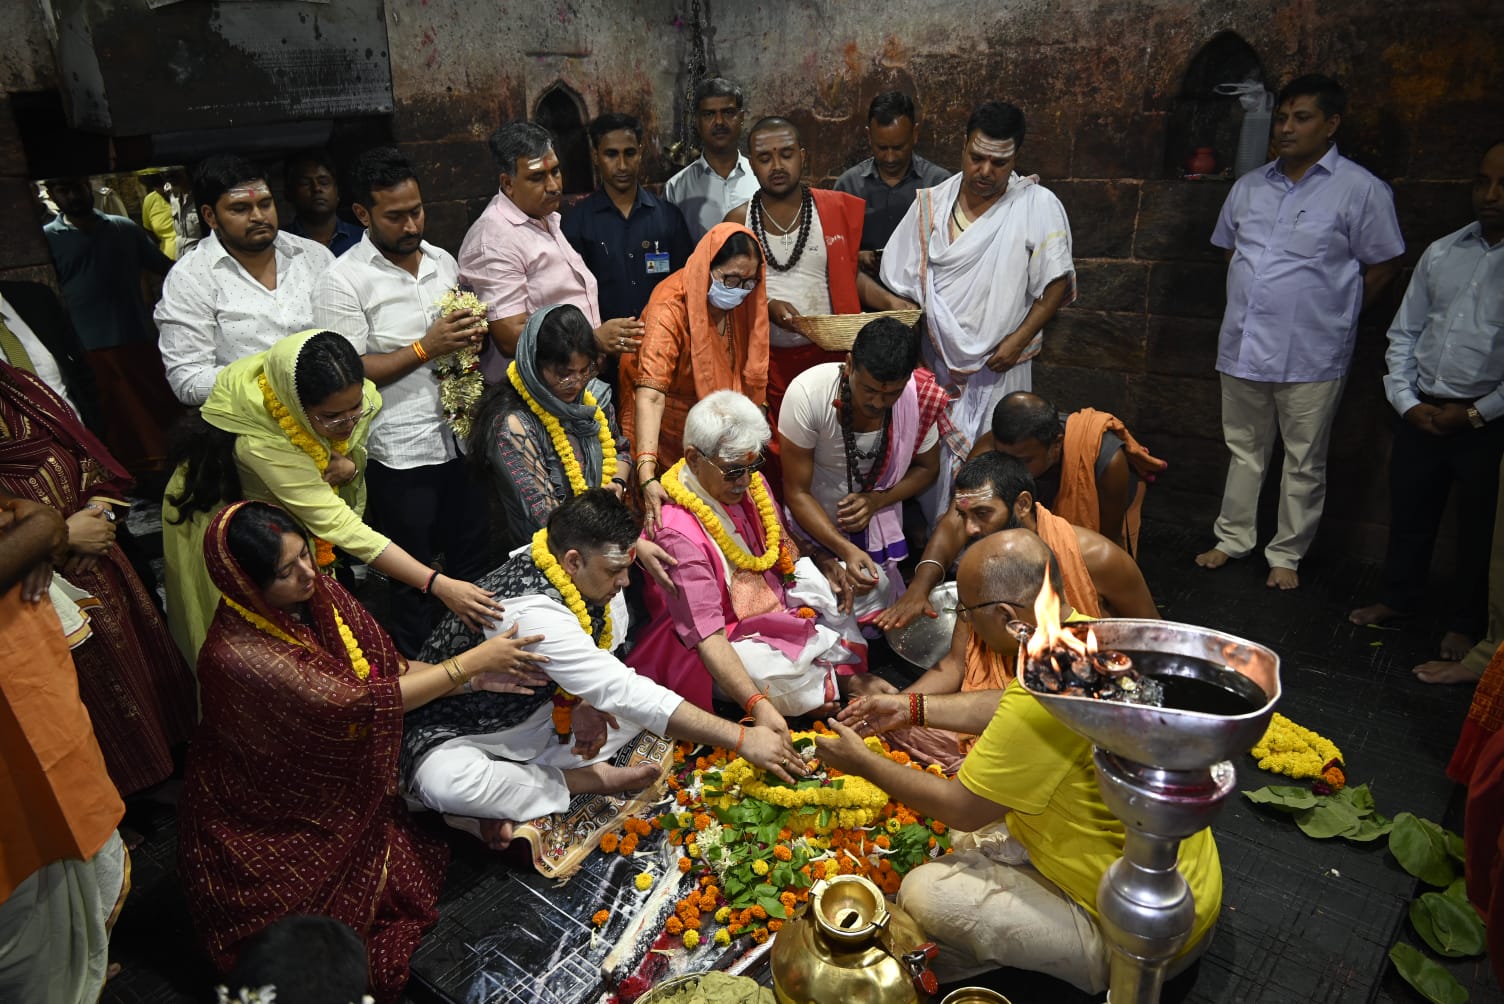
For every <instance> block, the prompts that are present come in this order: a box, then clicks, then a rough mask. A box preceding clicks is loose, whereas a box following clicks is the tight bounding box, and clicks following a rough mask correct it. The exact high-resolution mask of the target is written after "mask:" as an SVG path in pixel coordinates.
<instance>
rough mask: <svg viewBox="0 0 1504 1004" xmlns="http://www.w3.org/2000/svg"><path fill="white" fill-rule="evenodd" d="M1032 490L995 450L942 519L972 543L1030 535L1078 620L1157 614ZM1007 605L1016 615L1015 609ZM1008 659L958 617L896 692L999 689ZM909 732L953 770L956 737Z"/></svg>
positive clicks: (1017, 467)
mask: <svg viewBox="0 0 1504 1004" xmlns="http://www.w3.org/2000/svg"><path fill="white" fill-rule="evenodd" d="M1034 491H1035V488H1034V479H1033V478H1031V477H1030V476H1029V471H1028V469H1027V468H1026V467H1025V466H1024V465H1023V462H1022V461H1019V460H1015V459H1014V458H1013V457H1009V456H1007V455H1005V454H1002V453H998V452H996V451H993V452H989V453H984V454H982V455H981V456H979V457H974V458H972V459H971V460H968V461H967V462H966V463H965V465H963V466H962V468H961V470H960V471H959V472H957V474H956V484H955V489H954V491H953V493H952V506H951V512H950V513H949V514H948V515H947V518H953V519H956V520H957V521H958V522H959V523H960V525H961V527H962V528H963V530H964V532H965V534H966V537H967V539H968V540H970V541H972V542H976V541H978V540H981V539H982V538H983V537H988V536H991V535H992V534H995V533H997V532H999V531H1001V530H1011V529H1016V528H1019V527H1022V528H1023V529H1026V530H1031V531H1033V532H1034V533H1037V534H1038V535H1039V537H1040V538H1041V539H1042V540H1043V541H1044V542H1045V544H1046V545H1047V546H1048V547H1049V549H1050V551H1051V552H1053V554H1054V556H1055V559H1056V562H1057V563H1058V567H1059V571H1060V580H1061V582H1060V587H1059V588H1060V590H1061V592H1062V594H1063V596H1064V599H1065V602H1066V603H1067V604H1068V605H1069V606H1070V607H1071V608H1072V609H1074V610H1075V611H1076V612H1077V613H1079V614H1081V615H1083V616H1086V617H1153V618H1157V617H1159V611H1158V609H1157V608H1156V607H1155V606H1154V598H1153V597H1152V596H1150V594H1149V586H1148V584H1147V583H1146V582H1145V581H1144V576H1143V573H1142V572H1140V571H1139V568H1138V565H1137V564H1136V563H1135V562H1134V560H1133V559H1132V558H1131V557H1130V556H1129V555H1128V552H1126V551H1124V550H1123V549H1122V548H1121V547H1118V546H1117V545H1116V544H1114V543H1113V542H1112V541H1110V540H1108V539H1107V538H1106V537H1104V536H1102V535H1101V534H1100V533H1097V532H1096V531H1094V530H1087V529H1086V528H1084V527H1079V526H1075V525H1073V524H1071V523H1068V522H1067V521H1065V520H1063V519H1061V518H1060V517H1059V516H1056V515H1055V514H1054V513H1052V512H1050V511H1049V510H1048V509H1046V508H1045V507H1044V506H1042V505H1040V504H1038V503H1037V502H1035V501H1034ZM926 560H933V559H926ZM1052 575H1053V572H1052ZM1025 599H1027V598H1025ZM1011 605H1012V606H1013V607H1014V609H1015V612H1017V611H1018V609H1019V606H1020V604H1011ZM1011 656H1012V654H1011V652H1005V653H1003V654H1002V655H999V654H998V653H997V652H996V651H994V650H992V649H989V648H988V647H987V646H986V645H985V644H983V643H982V640H981V639H980V638H979V637H978V636H976V635H975V634H974V632H973V631H972V630H971V628H970V626H969V624H968V623H967V622H966V621H964V620H961V619H960V618H959V617H958V618H957V624H956V628H955V632H954V634H953V635H952V640H951V649H950V651H949V652H948V653H946V655H945V656H944V657H943V658H942V659H941V660H940V661H939V662H938V663H936V664H935V666H934V667H933V668H931V669H930V670H929V671H927V672H926V673H925V674H924V675H922V676H921V677H920V678H919V679H918V680H915V681H914V682H913V683H912V684H910V685H909V686H908V687H906V688H905V689H904V691H903V693H904V694H914V695H924V694H948V693H955V692H956V691H964V692H970V691H976V690H998V689H1001V688H1002V687H1005V686H1007V684H1008V682H1009V681H1010V680H1011V679H1012V678H1013V668H1012V661H1011ZM891 699H892V698H891V697H888V698H884V700H888V701H891ZM851 707H852V708H855V709H856V710H855V711H852V710H851V708H848V709H847V712H844V713H843V718H844V720H847V721H849V722H851V723H856V722H860V721H861V719H862V717H863V715H864V714H865V712H866V710H868V709H866V708H865V706H863V705H860V704H858V703H857V702H853V704H852V706H851ZM913 710H914V712H915V714H914V718H915V719H916V720H915V721H914V722H913V724H915V725H920V724H922V719H923V714H922V712H921V711H920V703H919V702H918V701H916V702H915V703H914V705H913ZM911 731H913V732H917V733H921V734H917V735H912V736H904V737H900V738H901V740H902V744H903V745H906V746H907V747H908V748H909V749H910V750H911V752H913V753H914V754H915V755H918V756H921V757H924V758H925V759H926V760H930V761H933V762H936V763H939V764H941V765H942V766H944V767H947V768H955V767H959V766H960V761H961V758H962V757H963V756H964V755H965V750H966V748H967V747H968V743H967V742H964V741H963V742H961V743H960V744H959V745H958V744H957V742H956V740H957V739H958V737H956V736H954V735H951V734H949V733H945V734H941V735H938V736H937V735H935V734H933V730H928V731H927V732H921V730H911ZM889 738H890V739H892V738H894V737H891V736H890V737H889Z"/></svg>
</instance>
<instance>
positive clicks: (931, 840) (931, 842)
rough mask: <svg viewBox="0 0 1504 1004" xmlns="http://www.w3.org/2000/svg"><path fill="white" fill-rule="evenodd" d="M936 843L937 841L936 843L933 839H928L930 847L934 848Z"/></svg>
mask: <svg viewBox="0 0 1504 1004" xmlns="http://www.w3.org/2000/svg"><path fill="white" fill-rule="evenodd" d="M936 843H938V841H936V840H935V838H934V837H930V846H931V847H934V846H935V844H936Z"/></svg>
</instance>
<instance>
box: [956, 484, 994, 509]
mask: <svg viewBox="0 0 1504 1004" xmlns="http://www.w3.org/2000/svg"><path fill="white" fill-rule="evenodd" d="M993 498H994V495H993V491H992V486H991V485H988V486H986V487H984V488H977V489H975V490H973V491H957V492H956V493H955V494H954V495H952V496H951V501H953V502H954V503H955V505H956V509H957V510H958V511H960V512H965V511H966V510H967V509H970V508H971V507H972V506H978V505H981V504H982V503H983V502H991V501H992V499H993Z"/></svg>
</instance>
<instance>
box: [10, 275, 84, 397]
mask: <svg viewBox="0 0 1504 1004" xmlns="http://www.w3.org/2000/svg"><path fill="white" fill-rule="evenodd" d="M0 320H3V321H4V322H5V326H6V327H7V328H9V329H10V330H11V334H13V335H15V336H16V340H17V341H18V342H20V343H21V347H22V348H23V349H25V350H26V355H27V356H29V357H30V358H31V365H32V368H33V369H35V370H36V371H37V377H38V378H40V379H41V381H42V382H43V383H44V384H46V385H47V386H48V387H51V388H52V389H53V390H54V391H56V392H57V396H58V397H60V398H62V399H63V400H64V401H67V402H68V407H70V408H72V409H73V412H74V414H77V413H78V405H76V404H74V403H73V399H72V398H71V397H69V396H68V388H67V386H66V385H65V384H64V383H63V371H62V368H61V367H59V366H58V364H57V359H56V357H54V356H53V354H52V353H51V352H50V351H48V349H47V346H45V345H43V344H42V340H41V339H40V338H38V337H37V335H36V332H35V331H32V330H31V325H29V324H27V323H26V322H25V321H24V320H22V319H21V315H20V314H18V313H17V312H16V308H15V307H12V306H11V305H10V303H9V302H7V301H6V299H5V297H4V296H3V295H0ZM0 358H3V359H5V361H6V362H8V363H10V364H11V365H15V362H16V361H15V360H14V359H10V358H7V357H6V356H5V355H4V353H0Z"/></svg>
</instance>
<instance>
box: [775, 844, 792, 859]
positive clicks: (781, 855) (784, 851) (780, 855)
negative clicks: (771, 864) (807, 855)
mask: <svg viewBox="0 0 1504 1004" xmlns="http://www.w3.org/2000/svg"><path fill="white" fill-rule="evenodd" d="M773 857H775V858H777V859H778V860H779V861H789V860H792V859H793V857H794V852H793V851H791V850H789V849H788V848H787V847H786V846H784V845H783V844H779V845H778V846H776V847H774V848H773Z"/></svg>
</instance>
